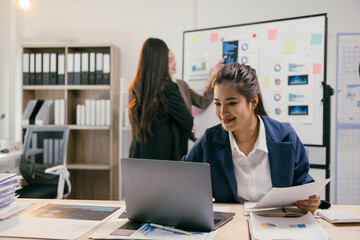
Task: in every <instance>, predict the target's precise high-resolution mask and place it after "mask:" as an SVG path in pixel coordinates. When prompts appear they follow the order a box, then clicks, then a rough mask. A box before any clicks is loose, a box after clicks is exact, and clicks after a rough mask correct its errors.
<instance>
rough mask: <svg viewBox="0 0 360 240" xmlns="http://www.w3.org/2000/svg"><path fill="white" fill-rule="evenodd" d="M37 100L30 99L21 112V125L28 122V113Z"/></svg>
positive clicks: (29, 113) (25, 124)
mask: <svg viewBox="0 0 360 240" xmlns="http://www.w3.org/2000/svg"><path fill="white" fill-rule="evenodd" d="M36 102H37V100H30V101H29V102H28V103H27V105H26V108H25V110H24V112H23V114H22V125H23V126H27V125H29V124H30V115H31V113H32V111H33V109H34V107H35V105H36Z"/></svg>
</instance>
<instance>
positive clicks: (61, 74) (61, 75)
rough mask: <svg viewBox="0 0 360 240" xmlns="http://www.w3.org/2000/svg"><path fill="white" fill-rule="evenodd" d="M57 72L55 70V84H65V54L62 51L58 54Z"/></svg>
mask: <svg viewBox="0 0 360 240" xmlns="http://www.w3.org/2000/svg"><path fill="white" fill-rule="evenodd" d="M57 66H58V69H57V70H58V72H57V84H58V85H64V84H65V55H64V54H63V53H61V54H58V62H57Z"/></svg>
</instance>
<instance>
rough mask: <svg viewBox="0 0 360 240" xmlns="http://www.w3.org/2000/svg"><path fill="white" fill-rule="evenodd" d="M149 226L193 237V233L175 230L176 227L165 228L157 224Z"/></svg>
mask: <svg viewBox="0 0 360 240" xmlns="http://www.w3.org/2000/svg"><path fill="white" fill-rule="evenodd" d="M149 225H150V226H152V227H156V228H160V229H162V230H165V231H170V232H175V233H181V234H185V235H189V236H190V235H192V233H191V232H187V231H183V230H180V229H177V228H174V227H168V226H163V225H160V224H155V223H149Z"/></svg>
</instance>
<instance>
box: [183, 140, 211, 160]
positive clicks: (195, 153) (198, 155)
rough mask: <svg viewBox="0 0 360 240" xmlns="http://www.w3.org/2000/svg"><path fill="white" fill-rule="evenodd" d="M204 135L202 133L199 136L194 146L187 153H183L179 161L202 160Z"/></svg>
mask: <svg viewBox="0 0 360 240" xmlns="http://www.w3.org/2000/svg"><path fill="white" fill-rule="evenodd" d="M205 144H206V142H205V137H204V135H203V136H202V137H201V138H199V139H198V140H197V141H196V142H195V144H194V146H193V147H192V148H191V150H190V151H189V153H188V154H187V155H185V156H184V157H183V158H182V160H181V161H184V162H204V159H203V156H204V149H205Z"/></svg>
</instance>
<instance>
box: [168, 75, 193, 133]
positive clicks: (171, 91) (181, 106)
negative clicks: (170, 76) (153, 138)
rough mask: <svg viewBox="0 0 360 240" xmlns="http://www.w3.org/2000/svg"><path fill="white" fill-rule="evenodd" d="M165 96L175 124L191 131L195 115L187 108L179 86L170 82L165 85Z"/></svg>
mask: <svg viewBox="0 0 360 240" xmlns="http://www.w3.org/2000/svg"><path fill="white" fill-rule="evenodd" d="M165 96H166V98H167V99H168V107H167V109H168V112H169V115H170V117H171V118H172V120H173V121H174V122H175V124H176V125H177V126H178V127H179V128H180V129H182V130H184V131H191V129H192V127H193V117H192V116H191V113H190V112H189V110H188V109H187V108H186V106H185V103H184V100H183V99H182V97H181V95H180V92H179V88H178V86H177V85H176V84H175V83H173V82H170V83H168V84H167V85H166V87H165Z"/></svg>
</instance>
